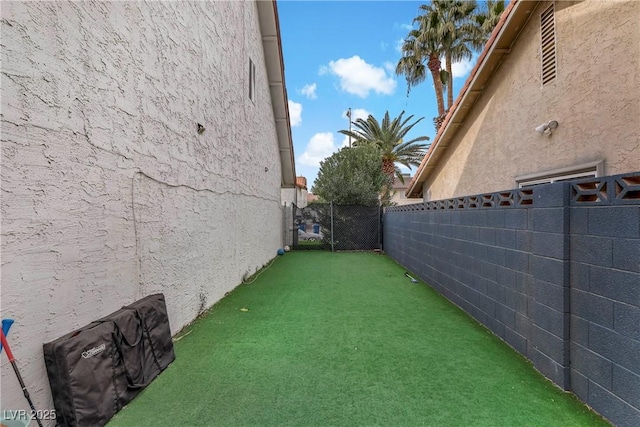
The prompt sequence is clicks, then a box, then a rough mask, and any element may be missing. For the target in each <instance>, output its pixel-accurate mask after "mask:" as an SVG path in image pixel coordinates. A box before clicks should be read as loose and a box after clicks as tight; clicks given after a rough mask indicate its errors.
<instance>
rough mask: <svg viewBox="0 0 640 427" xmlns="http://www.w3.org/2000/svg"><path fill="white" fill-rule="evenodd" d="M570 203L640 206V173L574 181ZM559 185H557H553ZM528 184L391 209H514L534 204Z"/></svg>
mask: <svg viewBox="0 0 640 427" xmlns="http://www.w3.org/2000/svg"><path fill="white" fill-rule="evenodd" d="M570 184H571V185H570V189H571V193H570V204H571V205H572V206H578V205H593V206H598V205H629V204H633V205H640V172H632V173H627V174H622V175H613V176H606V177H598V178H583V179H580V180H576V181H571V183H570ZM552 185H555V184H552ZM534 188H535V187H524V188H518V189H515V190H508V191H499V192H496V193H487V194H478V195H474V196H465V197H456V198H452V199H445V200H434V201H431V202H425V203H424V204H423V203H416V204H415V205H405V206H394V207H390V208H387V209H386V211H387V212H402V211H407V210H410V211H419V210H427V211H429V210H445V209H446V210H471V209H510V208H527V207H534V206H533V205H534V199H533V191H534V190H533V189H534Z"/></svg>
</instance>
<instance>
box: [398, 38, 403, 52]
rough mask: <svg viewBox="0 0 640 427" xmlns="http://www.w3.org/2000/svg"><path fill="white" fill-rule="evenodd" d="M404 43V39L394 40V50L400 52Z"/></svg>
mask: <svg viewBox="0 0 640 427" xmlns="http://www.w3.org/2000/svg"><path fill="white" fill-rule="evenodd" d="M403 44H404V39H398V40H396V52H398V53H402V45H403Z"/></svg>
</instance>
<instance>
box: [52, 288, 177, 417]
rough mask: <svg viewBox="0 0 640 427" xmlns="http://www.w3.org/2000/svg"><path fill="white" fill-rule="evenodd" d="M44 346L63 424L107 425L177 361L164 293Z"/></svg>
mask: <svg viewBox="0 0 640 427" xmlns="http://www.w3.org/2000/svg"><path fill="white" fill-rule="evenodd" d="M43 348H44V359H45V363H46V366H47V373H48V376H49V384H50V385H51V393H52V395H53V403H54V405H55V408H56V419H57V423H58V425H61V426H72V427H75V426H79V427H81V426H102V425H105V424H106V423H107V421H109V419H111V417H112V416H113V415H114V414H115V413H116V412H118V411H119V410H120V409H122V407H123V406H124V405H126V404H127V403H128V402H129V401H131V399H133V398H134V397H135V396H136V395H137V394H138V393H139V392H140V390H142V389H143V388H144V387H146V386H147V385H148V384H149V383H150V382H151V381H153V379H154V378H155V377H157V376H158V374H159V373H160V372H162V371H163V370H164V369H165V368H166V367H167V366H168V365H169V364H170V363H171V362H173V360H174V359H175V355H174V352H173V343H172V341H171V331H170V329H169V319H168V316H167V308H166V305H165V300H164V295H162V294H154V295H149V296H147V297H145V298H143V299H141V300H139V301H136V302H135V303H133V304H131V305H129V306H125V307H122V308H121V309H120V310H118V311H116V312H114V313H112V314H110V315H109V316H106V317H103V318H102V319H99V320H97V321H95V322H92V323H90V324H88V325H87V326H85V327H83V328H80V329H78V330H76V331H74V332H71V333H69V334H67V335H64V336H62V337H60V338H58V339H56V340H54V341H52V342H50V343H46V344H44V346H43Z"/></svg>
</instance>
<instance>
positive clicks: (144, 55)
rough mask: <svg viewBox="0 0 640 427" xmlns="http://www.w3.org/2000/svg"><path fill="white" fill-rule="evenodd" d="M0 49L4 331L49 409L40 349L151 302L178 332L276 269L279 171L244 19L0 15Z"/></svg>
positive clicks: (73, 8)
mask: <svg viewBox="0 0 640 427" xmlns="http://www.w3.org/2000/svg"><path fill="white" fill-rule="evenodd" d="M2 45H3V46H2V276H1V278H2V293H1V297H2V300H1V303H0V304H1V314H2V317H3V318H7V317H10V318H14V319H15V320H16V323H15V325H14V327H13V329H12V330H11V332H10V334H9V340H10V342H11V343H12V344H13V351H14V353H15V355H16V357H17V358H18V359H19V363H20V368H21V371H22V374H23V377H24V379H25V381H26V384H27V387H28V389H29V391H30V392H31V394H32V396H33V398H34V401H35V404H36V406H37V408H38V409H48V408H53V404H52V401H51V396H50V391H49V384H48V381H47V377H46V372H45V365H44V361H43V357H42V343H44V342H47V341H50V340H53V339H55V338H57V337H59V336H60V335H62V334H64V333H66V332H69V331H71V330H73V329H74V328H77V327H80V326H82V325H84V324H86V323H88V322H91V321H93V320H95V319H97V318H99V317H101V316H103V315H106V314H108V313H110V312H112V311H114V310H116V309H118V308H119V307H121V306H122V305H124V304H129V303H131V302H133V301H134V300H136V299H138V298H140V297H142V296H144V295H147V294H150V293H154V292H159V291H160V292H164V293H165V295H166V297H167V304H168V310H169V314H170V322H171V330H172V332H173V333H176V332H177V331H178V330H180V329H181V328H182V327H183V326H184V325H185V324H187V323H188V322H190V321H191V320H193V319H194V317H195V316H196V315H197V314H198V312H199V310H201V309H202V308H203V307H205V306H206V307H208V306H210V305H212V304H213V303H214V302H215V301H217V300H218V299H219V298H221V297H222V296H223V295H224V293H225V292H227V291H229V290H231V289H232V288H234V287H235V286H237V285H238V284H239V283H240V282H241V280H242V277H243V275H245V274H252V273H253V272H255V271H256V270H257V269H258V268H259V267H261V266H262V265H264V264H265V263H266V262H267V261H268V260H269V259H270V258H272V257H273V255H275V251H276V249H277V248H278V247H279V246H280V243H281V239H282V213H281V210H280V182H281V168H280V163H279V153H278V147H277V141H276V131H275V125H274V119H273V110H272V107H271V99H270V92H269V87H268V82H267V76H266V70H265V65H264V64H265V60H264V54H263V48H262V43H261V37H260V28H259V24H258V18H257V9H256V5H255V4H254V3H252V2H248V3H247V2H193V3H170V2H169V3H155V2H152V3H136V2H110V3H97V2H92V3H61V2H41V3H26V2H25V3H18V2H9V3H3V5H2ZM249 58H251V59H252V60H253V61H254V62H255V63H256V65H257V96H256V99H255V102H254V101H251V100H249V99H248V75H249V72H248V63H249ZM197 123H200V124H202V125H203V126H204V127H205V128H206V130H205V131H204V133H202V134H199V133H198V132H197ZM5 362H6V358H5V359H3V360H2V409H27V406H26V401H25V399H24V398H23V396H22V393H21V392H20V389H19V387H18V384H17V381H16V379H15V377H14V375H13V372H12V371H11V369H10V367H9V366H8V365H7V364H5Z"/></svg>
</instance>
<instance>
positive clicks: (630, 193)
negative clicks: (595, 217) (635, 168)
mask: <svg viewBox="0 0 640 427" xmlns="http://www.w3.org/2000/svg"><path fill="white" fill-rule="evenodd" d="M571 204H572V205H574V206H576V205H629V204H634V205H635V204H640V172H633V173H627V174H623V175H614V176H606V177H598V178H591V179H583V180H580V181H576V182H574V183H572V184H571Z"/></svg>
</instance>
